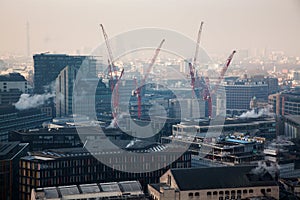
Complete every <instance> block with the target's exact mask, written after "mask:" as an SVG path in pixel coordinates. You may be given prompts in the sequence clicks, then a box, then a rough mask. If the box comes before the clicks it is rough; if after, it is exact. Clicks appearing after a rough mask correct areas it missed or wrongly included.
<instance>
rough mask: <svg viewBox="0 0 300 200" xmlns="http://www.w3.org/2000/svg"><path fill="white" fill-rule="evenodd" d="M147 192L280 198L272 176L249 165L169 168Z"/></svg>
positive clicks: (160, 197) (159, 199)
mask: <svg viewBox="0 0 300 200" xmlns="http://www.w3.org/2000/svg"><path fill="white" fill-rule="evenodd" d="M148 192H149V195H150V197H151V199H153V200H165V199H168V200H169V199H179V200H185V199H187V200H191V199H216V200H223V199H251V198H254V197H256V198H262V197H267V198H269V199H279V186H278V185H277V182H276V181H275V180H274V179H273V178H272V176H271V175H270V174H269V173H268V172H267V171H264V170H256V168H254V167H250V166H243V167H216V168H191V169H170V170H168V171H167V172H166V173H165V174H164V175H162V176H161V178H160V183H158V184H149V185H148Z"/></svg>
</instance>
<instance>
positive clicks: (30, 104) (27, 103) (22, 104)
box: [14, 93, 55, 110]
mask: <svg viewBox="0 0 300 200" xmlns="http://www.w3.org/2000/svg"><path fill="white" fill-rule="evenodd" d="M54 96H55V94H53V93H46V94H36V95H33V96H30V95H29V94H22V95H21V97H20V99H19V101H18V102H17V103H15V104H14V106H15V107H16V109H18V110H26V109H30V108H36V107H39V106H41V105H43V104H44V103H45V102H46V101H47V100H48V99H50V98H51V97H54Z"/></svg>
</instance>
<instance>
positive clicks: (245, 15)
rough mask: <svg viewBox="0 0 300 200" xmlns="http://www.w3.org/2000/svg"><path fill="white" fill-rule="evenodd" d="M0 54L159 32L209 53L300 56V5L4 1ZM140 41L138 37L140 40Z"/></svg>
mask: <svg viewBox="0 0 300 200" xmlns="http://www.w3.org/2000/svg"><path fill="white" fill-rule="evenodd" d="M0 15H1V17H0V27H1V29H0V34H1V35H0V36H1V37H0V53H3V52H16V53H22V54H24V55H25V54H26V22H27V21H28V22H29V24H30V47H31V52H32V53H38V52H45V51H50V52H54V51H55V52H56V53H74V52H76V50H81V52H82V51H83V50H84V48H85V50H88V49H93V48H94V47H96V46H97V45H98V44H99V43H100V42H101V43H102V42H103V36H102V33H101V31H100V28H99V24H100V23H103V24H104V25H105V28H106V31H107V33H108V34H109V35H110V36H113V35H116V34H119V33H122V32H124V31H128V30H131V29H136V28H141V27H160V28H167V29H172V30H175V31H178V32H180V33H182V34H185V35H187V36H189V37H191V38H196V34H197V31H198V28H199V25H200V21H201V20H203V21H204V22H205V24H204V29H203V37H202V46H203V48H205V49H206V50H207V51H208V53H224V52H230V51H231V50H232V49H253V48H265V47H267V48H268V49H274V50H283V51H285V52H286V53H287V54H290V55H295V56H300V1H299V0H182V1H178V0H0ZM137 39H138V38H137Z"/></svg>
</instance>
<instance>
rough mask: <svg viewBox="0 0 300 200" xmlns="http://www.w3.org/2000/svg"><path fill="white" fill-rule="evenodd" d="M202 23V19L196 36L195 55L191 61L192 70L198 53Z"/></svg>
mask: <svg viewBox="0 0 300 200" xmlns="http://www.w3.org/2000/svg"><path fill="white" fill-rule="evenodd" d="M203 24H204V22H203V21H202V22H201V24H200V28H199V31H198V36H197V43H196V49H195V55H194V59H193V63H192V66H193V69H194V71H195V65H196V62H197V58H198V53H199V47H200V40H201V34H202V27H203Z"/></svg>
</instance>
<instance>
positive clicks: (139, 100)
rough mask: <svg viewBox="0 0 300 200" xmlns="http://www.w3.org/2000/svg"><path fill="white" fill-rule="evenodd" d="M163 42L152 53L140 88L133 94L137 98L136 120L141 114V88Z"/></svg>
mask: <svg viewBox="0 0 300 200" xmlns="http://www.w3.org/2000/svg"><path fill="white" fill-rule="evenodd" d="M164 42H165V39H163V40H162V41H161V42H160V44H159V46H158V47H157V48H156V50H155V53H154V56H153V57H152V59H151V61H150V64H149V66H148V69H147V72H146V74H145V76H144V78H143V80H142V83H141V86H140V87H137V89H136V92H135V93H136V95H137V98H138V118H141V113H142V97H141V88H142V87H143V86H144V84H145V81H146V79H147V77H148V75H149V73H150V71H151V69H152V67H153V65H154V63H155V61H156V59H157V56H158V54H159V52H160V49H161V47H162V45H163V44H164Z"/></svg>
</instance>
